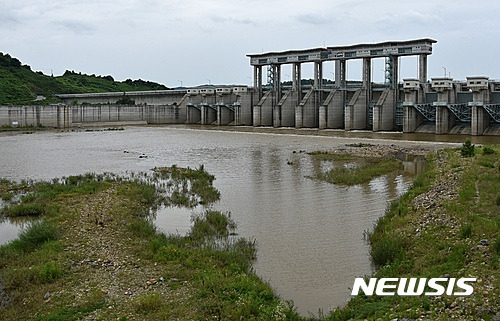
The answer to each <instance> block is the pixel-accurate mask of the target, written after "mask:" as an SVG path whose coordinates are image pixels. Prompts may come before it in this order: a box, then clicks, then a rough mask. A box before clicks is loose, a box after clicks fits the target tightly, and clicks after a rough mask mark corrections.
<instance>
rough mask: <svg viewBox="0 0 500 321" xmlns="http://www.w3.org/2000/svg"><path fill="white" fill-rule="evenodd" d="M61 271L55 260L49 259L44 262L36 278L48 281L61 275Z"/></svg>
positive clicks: (44, 281) (43, 281)
mask: <svg viewBox="0 0 500 321" xmlns="http://www.w3.org/2000/svg"><path fill="white" fill-rule="evenodd" d="M62 274H63V272H62V270H61V268H60V267H59V265H57V264H56V263H55V262H53V261H50V262H47V263H45V264H44V265H43V266H42V268H41V269H40V272H38V279H39V281H40V282H42V283H50V282H52V281H54V280H56V279H58V278H60V277H61V276H62Z"/></svg>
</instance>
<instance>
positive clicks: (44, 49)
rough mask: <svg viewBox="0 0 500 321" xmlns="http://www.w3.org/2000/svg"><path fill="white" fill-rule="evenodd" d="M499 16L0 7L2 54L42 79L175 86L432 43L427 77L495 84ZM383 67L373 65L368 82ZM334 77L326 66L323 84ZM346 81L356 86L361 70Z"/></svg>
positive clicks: (229, 80)
mask: <svg viewBox="0 0 500 321" xmlns="http://www.w3.org/2000/svg"><path fill="white" fill-rule="evenodd" d="M499 16H500V1H498V0H475V1H470V0H468V1H465V0H455V1H444V0H441V1H436V0H411V1H407V0H397V1H386V0H379V1H373V0H372V1H369V0H352V1H347V0H308V1H304V0H300V1H297V0H288V1H286V0H278V1H272V0H245V1H243V0H221V1H216V0H204V1H195V0H180V1H175V0H85V1H82V0H50V1H49V0H0V51H1V52H3V53H9V54H10V55H12V56H14V57H17V58H18V59H20V60H21V61H22V62H23V63H25V64H29V65H30V66H32V69H33V70H41V71H42V72H44V73H45V74H50V73H51V71H53V74H54V75H61V74H62V73H64V71H65V70H66V69H69V70H74V71H77V72H83V73H87V74H99V75H112V76H113V77H114V78H115V79H117V80H125V79H126V78H132V79H137V78H141V79H144V80H151V81H156V82H160V83H163V84H165V85H167V86H170V87H176V86H179V85H180V84H181V82H182V84H183V85H184V86H192V85H199V84H204V83H208V82H209V81H210V83H212V84H214V83H215V84H250V83H251V77H252V76H253V71H252V68H251V67H250V64H249V59H248V57H246V54H249V53H261V52H266V51H279V50H288V49H305V48H312V47H322V46H337V45H350V44H356V43H366V42H379V41H387V40H409V39H416V38H432V39H435V40H437V41H438V42H437V44H435V45H434V49H433V54H432V55H431V56H429V77H438V76H443V75H444V68H443V67H445V68H446V71H447V72H449V73H450V75H451V77H453V78H456V79H465V77H466V76H473V75H486V76H489V77H490V78H494V79H500V58H499V53H500V52H499V47H500V41H499V35H500V23H499V21H500V19H499ZM383 68H384V62H383V60H382V59H376V60H374V62H373V73H374V75H373V79H374V81H380V82H381V81H383ZM312 69H313V66H312V64H304V65H303V71H302V72H303V78H309V77H312ZM332 71H333V63H327V64H325V66H324V77H325V78H332ZM282 73H283V78H284V80H287V79H289V78H290V75H291V68H290V67H289V66H285V67H283V71H282ZM400 74H401V78H400V79H402V78H405V77H416V76H417V75H418V73H417V59H416V58H402V61H401V72H400ZM348 78H349V79H353V80H354V79H360V78H361V62H360V61H358V60H356V61H353V62H349V63H348Z"/></svg>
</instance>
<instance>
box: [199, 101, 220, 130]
mask: <svg viewBox="0 0 500 321" xmlns="http://www.w3.org/2000/svg"><path fill="white" fill-rule="evenodd" d="M216 121H217V110H215V109H214V108H212V107H210V106H208V105H203V106H201V124H202V125H212V124H214V123H215V122H216Z"/></svg>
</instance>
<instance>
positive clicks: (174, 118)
mask: <svg viewBox="0 0 500 321" xmlns="http://www.w3.org/2000/svg"><path fill="white" fill-rule="evenodd" d="M70 108H71V123H72V125H73V126H75V125H76V124H85V123H109V122H137V121H145V122H147V123H148V124H175V123H182V122H185V117H186V116H185V114H184V115H181V112H180V110H179V109H180V108H179V106H177V105H166V106H158V105H157V106H145V105H102V106H85V105H80V106H71V107H70Z"/></svg>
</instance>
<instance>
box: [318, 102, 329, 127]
mask: <svg viewBox="0 0 500 321" xmlns="http://www.w3.org/2000/svg"><path fill="white" fill-rule="evenodd" d="M326 113H327V106H325V105H323V104H322V105H320V106H319V111H318V117H319V124H318V127H319V129H325V128H326V117H327V115H326Z"/></svg>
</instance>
